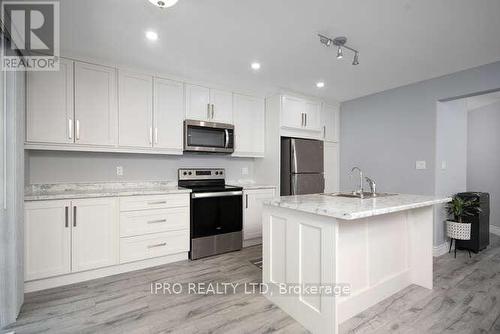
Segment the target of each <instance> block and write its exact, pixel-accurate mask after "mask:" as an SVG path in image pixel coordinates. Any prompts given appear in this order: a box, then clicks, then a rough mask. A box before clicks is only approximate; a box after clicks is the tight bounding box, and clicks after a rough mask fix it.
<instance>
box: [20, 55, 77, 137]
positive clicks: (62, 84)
mask: <svg viewBox="0 0 500 334" xmlns="http://www.w3.org/2000/svg"><path fill="white" fill-rule="evenodd" d="M26 102H27V105H26V107H27V114H26V139H27V141H28V142H40V143H61V144H65V143H73V141H74V133H73V121H74V120H73V115H74V113H73V62H72V61H70V60H66V59H62V58H61V59H60V65H59V71H46V72H28V74H27V98H26Z"/></svg>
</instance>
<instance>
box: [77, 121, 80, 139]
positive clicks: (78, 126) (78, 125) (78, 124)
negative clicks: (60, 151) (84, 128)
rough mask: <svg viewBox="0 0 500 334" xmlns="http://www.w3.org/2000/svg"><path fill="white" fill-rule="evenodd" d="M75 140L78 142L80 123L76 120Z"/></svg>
mask: <svg viewBox="0 0 500 334" xmlns="http://www.w3.org/2000/svg"><path fill="white" fill-rule="evenodd" d="M76 140H80V121H79V120H76Z"/></svg>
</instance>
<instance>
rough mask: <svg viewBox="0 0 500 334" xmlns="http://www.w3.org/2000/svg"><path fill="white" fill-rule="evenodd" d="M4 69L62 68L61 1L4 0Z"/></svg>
mask: <svg viewBox="0 0 500 334" xmlns="http://www.w3.org/2000/svg"><path fill="white" fill-rule="evenodd" d="M2 23H3V28H4V31H5V32H6V34H7V35H8V36H9V38H8V39H5V38H4V43H5V45H4V47H3V48H2V70H6V71H57V70H59V2H58V1H3V2H2Z"/></svg>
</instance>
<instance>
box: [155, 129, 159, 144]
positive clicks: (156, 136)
mask: <svg viewBox="0 0 500 334" xmlns="http://www.w3.org/2000/svg"><path fill="white" fill-rule="evenodd" d="M155 144H158V128H157V127H155Z"/></svg>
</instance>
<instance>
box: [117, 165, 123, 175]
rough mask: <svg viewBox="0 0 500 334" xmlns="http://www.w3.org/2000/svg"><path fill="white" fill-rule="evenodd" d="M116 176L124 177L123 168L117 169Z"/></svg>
mask: <svg viewBox="0 0 500 334" xmlns="http://www.w3.org/2000/svg"><path fill="white" fill-rule="evenodd" d="M116 175H118V176H123V167H122V166H118V167H116Z"/></svg>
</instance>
